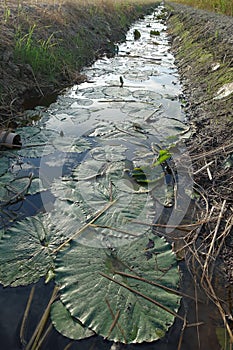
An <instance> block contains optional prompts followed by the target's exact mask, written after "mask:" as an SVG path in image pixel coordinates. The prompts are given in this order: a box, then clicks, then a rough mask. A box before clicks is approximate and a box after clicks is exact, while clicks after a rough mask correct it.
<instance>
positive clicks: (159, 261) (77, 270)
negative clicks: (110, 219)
mask: <svg viewBox="0 0 233 350" xmlns="http://www.w3.org/2000/svg"><path fill="white" fill-rule="evenodd" d="M70 248H71V249H70V250H69V251H65V252H60V253H59V254H58V256H57V258H56V262H55V265H56V268H55V272H56V283H57V284H58V285H59V286H60V287H61V289H60V295H61V300H62V302H63V303H64V304H65V306H66V307H67V309H68V310H69V312H70V313H71V315H72V317H74V318H76V319H78V320H80V321H81V322H82V323H83V324H84V325H85V326H86V327H89V328H91V329H92V330H93V331H94V332H96V333H98V334H100V335H102V336H103V337H106V338H108V339H109V340H113V341H116V342H117V341H120V342H123V343H141V342H144V341H146V342H151V341H154V340H156V339H158V338H160V337H163V336H164V335H165V332H166V331H167V329H168V328H169V327H170V326H171V325H172V323H173V321H174V316H175V315H176V314H175V311H176V310H177V309H178V306H179V301H180V297H178V296H177V295H175V294H173V293H172V292H168V291H167V290H165V289H164V288H163V287H165V288H166V287H169V288H173V289H175V288H177V285H178V282H179V272H178V269H177V264H176V258H175V256H174V255H173V253H172V251H171V247H170V245H169V244H168V243H166V242H165V241H164V239H162V238H159V237H156V236H152V235H151V234H145V235H144V236H143V237H140V238H139V239H138V240H136V241H134V242H133V243H132V242H131V243H130V244H127V245H124V246H122V247H120V248H116V249H100V248H92V247H84V246H82V245H80V244H77V243H76V242H73V243H72V245H71V247H70ZM119 271H120V272H119ZM142 278H144V279H142ZM150 283H159V284H160V285H162V287H158V286H155V285H151V284H150Z"/></svg>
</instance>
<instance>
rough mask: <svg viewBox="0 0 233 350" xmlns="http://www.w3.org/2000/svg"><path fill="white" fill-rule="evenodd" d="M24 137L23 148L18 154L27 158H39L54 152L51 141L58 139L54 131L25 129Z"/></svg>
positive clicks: (23, 130)
mask: <svg viewBox="0 0 233 350" xmlns="http://www.w3.org/2000/svg"><path fill="white" fill-rule="evenodd" d="M21 133H22V135H23V140H24V141H23V147H22V148H21V149H20V150H19V151H18V154H19V155H20V156H22V157H27V158H38V157H41V156H42V155H47V154H50V153H52V152H53V151H54V148H53V147H52V145H51V140H52V139H53V138H54V137H56V135H57V134H56V133H55V132H54V131H53V130H48V129H40V128H37V127H36V128H34V127H25V128H22V131H21Z"/></svg>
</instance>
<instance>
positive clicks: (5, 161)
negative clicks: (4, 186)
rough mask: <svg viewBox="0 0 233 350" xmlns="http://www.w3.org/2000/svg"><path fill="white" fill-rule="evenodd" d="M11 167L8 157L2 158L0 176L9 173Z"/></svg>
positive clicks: (0, 160)
mask: <svg viewBox="0 0 233 350" xmlns="http://www.w3.org/2000/svg"><path fill="white" fill-rule="evenodd" d="M8 167H9V159H8V158H7V157H1V158H0V176H2V175H3V174H4V173H5V172H7V170H8Z"/></svg>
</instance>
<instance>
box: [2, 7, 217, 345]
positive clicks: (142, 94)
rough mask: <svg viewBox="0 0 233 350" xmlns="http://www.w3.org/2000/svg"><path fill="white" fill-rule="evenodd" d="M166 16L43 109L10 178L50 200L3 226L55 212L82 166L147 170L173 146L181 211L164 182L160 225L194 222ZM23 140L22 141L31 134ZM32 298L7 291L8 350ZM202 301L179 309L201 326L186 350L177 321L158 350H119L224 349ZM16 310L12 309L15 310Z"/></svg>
mask: <svg viewBox="0 0 233 350" xmlns="http://www.w3.org/2000/svg"><path fill="white" fill-rule="evenodd" d="M162 11H163V7H162V6H160V7H159V8H158V9H156V10H155V12H154V13H153V14H151V15H149V16H147V17H146V18H145V19H144V20H140V21H138V22H137V23H135V25H134V26H132V27H131V29H130V30H129V32H128V34H127V40H126V42H125V43H123V44H120V45H119V46H118V45H116V51H117V54H116V55H115V56H114V57H112V58H107V57H103V58H102V59H99V60H98V61H97V62H96V63H95V64H93V66H92V67H89V68H86V69H85V70H84V73H85V74H86V75H87V77H88V81H87V82H85V83H83V84H80V85H76V86H74V87H73V88H71V89H69V90H67V91H66V93H65V94H63V95H61V96H58V98H57V101H56V102H54V103H52V104H51V105H50V107H49V108H47V109H45V108H43V107H41V108H38V111H39V113H40V119H39V120H38V121H37V122H36V123H34V125H32V126H31V127H30V128H31V129H30V134H28V133H26V134H25V140H24V141H25V142H26V144H27V145H29V146H30V147H27V148H26V149H22V150H21V151H20V152H21V153H20V152H19V156H17V157H15V158H12V159H11V163H10V166H11V171H12V173H13V172H17V173H19V174H20V176H22V175H24V174H28V173H29V172H31V171H33V173H34V174H35V175H37V176H38V178H39V179H40V189H43V192H41V193H39V192H35V193H34V194H32V195H29V196H27V197H26V200H25V201H24V202H23V203H13V204H11V205H9V206H8V207H7V208H6V210H5V211H6V212H5V213H3V215H2V222H4V224H6V223H7V220H8V219H9V217H11V218H12V217H13V218H14V219H15V217H16V218H17V219H19V218H22V217H24V216H27V215H33V214H35V213H37V212H38V211H40V210H48V211H49V210H50V208H51V207H52V206H53V204H54V202H55V198H54V196H53V194H52V193H51V192H50V186H51V185H52V183H53V182H54V180H55V179H58V178H59V177H60V176H66V175H67V174H70V172H71V171H72V169H73V168H74V167H75V166H76V165H77V164H80V163H82V162H84V161H86V160H88V159H90V158H91V159H94V160H98V161H99V160H100V161H105V162H106V161H107V162H111V159H113V158H114V157H119V159H120V160H121V159H125V160H127V161H128V162H131V163H132V162H134V165H138V164H140V165H146V164H148V162H149V161H151V157H152V156H153V157H155V154H156V152H155V150H156V151H157V152H158V150H160V149H168V148H169V147H170V146H171V145H172V144H177V145H176V146H175V147H173V148H172V151H171V152H172V156H173V162H174V164H175V166H174V169H173V170H174V172H175V177H177V178H179V187H178V189H177V191H178V192H177V193H176V195H177V194H178V195H177V198H176V206H175V207H174V203H172V205H171V207H169V206H166V205H164V200H166V197H165V198H164V193H165V192H166V190H167V188H168V186H169V183H168V182H166V181H165V183H164V184H163V185H161V186H162V187H163V194H162V195H161V194H160V193H159V191H158V192H156V196H158V197H159V196H161V199H160V201H158V204H157V206H156V215H155V219H154V221H155V222H157V221H158V220H159V221H160V222H164V223H168V224H179V223H181V222H182V220H187V217H188V216H189V215H190V212H189V211H188V208H189V206H191V205H192V200H191V199H190V197H189V196H188V195H187V194H186V193H185V192H188V191H187V190H191V189H192V180H191V177H190V176H189V173H187V171H186V169H187V168H186V167H183V165H182V164H180V163H179V162H178V161H176V160H179V159H180V157H181V155H182V152H183V150H184V147H185V146H184V145H183V144H182V143H180V142H179V143H177V142H178V141H181V140H182V139H183V138H184V137H188V136H189V127H188V125H187V124H186V121H185V114H184V113H183V111H182V107H181V99H182V88H181V85H180V83H179V76H178V73H177V69H176V66H175V64H174V57H173V56H172V54H171V53H170V52H169V48H170V46H169V41H168V37H167V33H166V25H165V24H164V23H163V21H162V20H158V19H157V15H158V14H161V13H162ZM135 29H137V30H138V31H139V32H140V34H141V37H140V38H139V39H138V40H135V38H134V31H135ZM155 31H158V33H156V32H155ZM155 34H156V35H155ZM27 130H29V129H27ZM18 132H19V133H20V132H22V135H23V134H24V129H21V130H18ZM23 137H24V136H23ZM30 143H31V145H30ZM42 144H43V148H42V147H41V145H42ZM38 145H39V146H38ZM103 148H104V150H105V151H104V152H103V151H102V149H103ZM106 149H107V150H108V152H106ZM106 154H107V155H106ZM106 157H107V158H106ZM122 157H123V158H122ZM114 159H115V158H114ZM184 163H185V164H186V166H187V164H189V159H184ZM84 164H85V162H84ZM101 164H102V163H101ZM189 165H190V164H189ZM171 167H172V165H171ZM87 170H88V169H87ZM98 170H99V169H97V170H95V171H97V172H98ZM85 171H86V168H85V167H84V168H83V172H85ZM163 171H164V169H161V172H163ZM87 175H88V176H89V175H90V174H87ZM173 176H174V173H173ZM173 180H174V179H173ZM172 185H174V183H172ZM157 190H158V189H157ZM165 234H166V235H168V236H169V235H170V231H169V230H167V231H166V232H165ZM170 237H171V236H170ZM180 269H181V271H182V274H183V276H185V279H182V283H181V288H182V289H183V290H185V291H186V292H187V291H188V294H191V295H195V288H194V287H193V279H192V278H191V276H190V275H189V273H188V272H187V268H186V266H185V265H184V264H183V263H181V264H180ZM51 289H52V286H51V285H48V286H43V282H42V283H38V295H39V296H38V297H36V298H35V301H34V305H33V307H32V311H31V316H30V323H31V324H29V325H28V332H29V334H31V331H32V329H33V327H34V326H35V324H36V322H37V320H38V314H39V309H40V308H41V309H42V308H43V307H44V306H45V305H46V301H47V299H48V291H51ZM29 290H30V287H22V288H21V287H18V288H6V289H2V288H1V290H0V307H1V310H4V311H3V312H1V316H0V324H1V333H0V338H1V344H3V348H4V349H7V350H11V349H12V350H13V349H15V350H16V349H20V348H21V346H20V345H19V344H20V342H19V329H20V324H21V320H22V316H23V312H24V309H25V305H26V300H27V297H28V294H29ZM198 298H199V299H200V303H198V305H196V304H195V302H194V301H193V300H186V299H185V298H183V300H182V305H181V308H180V310H179V312H180V314H181V315H185V314H186V315H187V320H188V321H189V322H190V323H193V324H194V323H197V322H203V324H202V325H201V326H199V327H196V326H193V327H190V328H186V329H185V332H184V334H183V340H182V342H181V345H179V342H180V339H181V338H180V337H181V333H182V332H181V330H182V326H183V324H182V322H181V321H180V320H176V321H175V324H174V326H173V327H171V329H169V331H168V333H167V335H166V337H165V338H163V339H161V340H159V341H157V342H154V343H152V344H142V345H129V346H123V347H122V348H125V349H140V350H144V349H145V350H150V349H159V350H162V349H170V350H175V349H178V348H179V349H183V350H187V349H189V350H190V349H191V350H192V349H193V350H194V349H195V350H196V349H199V348H200V349H213V350H214V349H216V350H217V349H220V346H219V345H218V341H217V338H216V333H215V328H216V327H217V326H218V325H219V317H218V316H217V315H216V312H215V310H214V309H213V308H212V306H211V305H210V304H206V302H205V297H204V296H203V295H201V293H200V292H199V293H198ZM12 304H14V305H15V306H14V307H12ZM197 308H198V310H197ZM68 342H69V341H68V340H67V339H65V338H63V337H62V336H61V335H59V334H58V333H57V332H56V331H52V333H51V335H50V337H49V338H48V340H47V342H44V345H42V349H46V350H49V349H57V350H58V349H64V348H65V346H66V344H68ZM179 346H180V347H179ZM110 347H111V343H110V342H108V341H104V340H103V339H102V338H100V337H95V338H91V339H89V340H83V341H80V342H74V344H73V345H72V347H71V349H84V350H85V349H96V350H104V349H110Z"/></svg>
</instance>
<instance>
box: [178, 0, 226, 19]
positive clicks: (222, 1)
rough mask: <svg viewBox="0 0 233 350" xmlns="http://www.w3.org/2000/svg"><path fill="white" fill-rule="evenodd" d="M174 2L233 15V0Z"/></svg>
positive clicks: (181, 0) (186, 0) (187, 0)
mask: <svg viewBox="0 0 233 350" xmlns="http://www.w3.org/2000/svg"><path fill="white" fill-rule="evenodd" d="M174 2H177V3H180V4H183V5H190V6H194V7H196V8H199V9H203V10H209V11H214V12H218V13H223V14H225V15H228V16H233V0H174Z"/></svg>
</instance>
